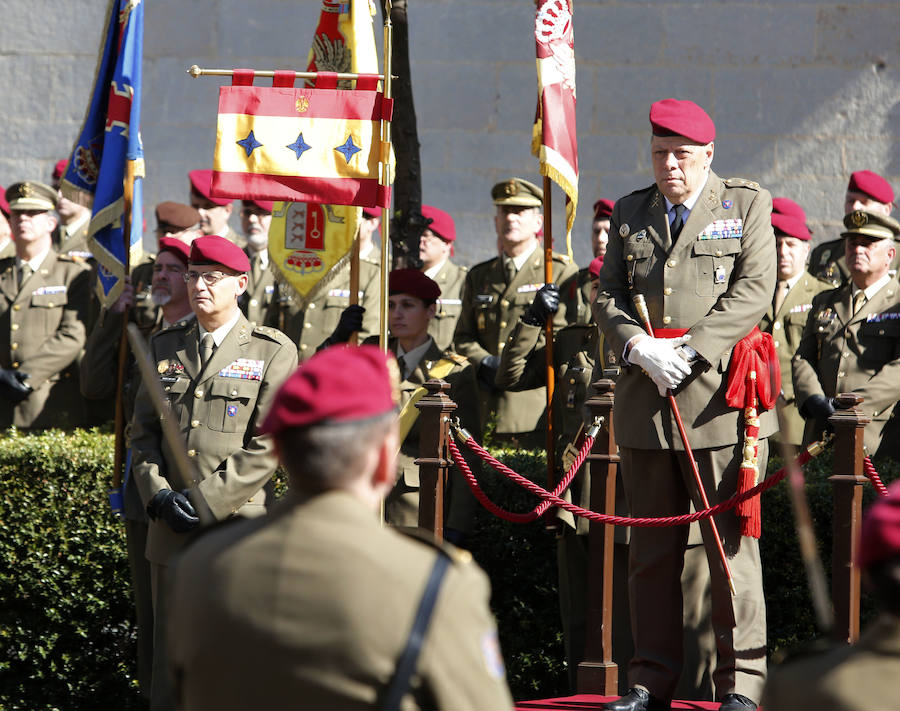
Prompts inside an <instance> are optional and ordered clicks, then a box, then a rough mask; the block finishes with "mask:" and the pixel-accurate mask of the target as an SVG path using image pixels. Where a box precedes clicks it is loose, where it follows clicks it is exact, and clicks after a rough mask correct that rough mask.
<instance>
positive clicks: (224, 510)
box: [131, 315, 297, 564]
mask: <svg viewBox="0 0 900 711" xmlns="http://www.w3.org/2000/svg"><path fill="white" fill-rule="evenodd" d="M199 341H200V338H199V325H198V323H197V321H196V319H191V320H190V321H180V322H178V323H177V324H176V325H174V326H172V327H171V328H167V329H165V330H163V331H160V332H159V333H157V334H156V335H154V336H153V337H152V338H151V339H150V351H151V354H152V357H153V361H154V363H155V365H156V369H157V372H158V373H159V382H160V385H161V386H162V388H163V390H164V391H165V393H166V395H167V397H168V400H169V405H170V407H171V408H172V412H173V417H174V418H175V419H176V422H177V424H178V427H179V429H180V430H181V433H182V435H183V436H184V440H185V443H186V446H187V448H188V450H187V454H188V458H189V459H190V461H192V462H193V463H194V465H195V467H194V471H193V472H190V473H189V474H188V480H187V481H185V482H183V483H181V482H179V481H178V478H177V474H176V473H175V460H174V457H173V455H172V452H171V450H170V449H169V445H168V443H166V442H165V440H164V439H163V436H162V429H161V426H160V419H159V416H158V415H157V414H156V411H155V410H154V408H153V404H152V401H151V400H150V395H149V393H148V392H147V387H146V383H145V382H143V381H142V382H141V386H140V388H139V389H138V394H137V401H136V402H135V408H134V420H133V425H132V439H131V446H132V472H133V475H134V478H135V482H136V483H137V485H138V491H139V492H140V494H141V500H142V502H143V504H144V506H146V505H147V504H148V503H149V502H150V500H151V499H152V498H153V496H154V495H155V494H156V493H157V492H159V491H161V490H162V489H174V490H179V489H182V488H185V487H186V488H187V489H188V490H189V493H188V495H189V498H190V499H191V501H192V503H194V506H195V507H198V506H199V507H207V508H208V509H209V510H210V512H211V513H212V515H213V517H214V518H215V519H216V520H219V521H220V520H222V519H225V518H228V517H229V516H231V515H232V514H236V513H237V514H240V515H242V516H258V515H261V514H262V513H263V512H264V511H265V507H266V506H267V505H268V504H270V503H271V496H272V494H271V492H269V491H267V490H266V489H265V488H264V487H265V486H266V484H267V483H268V482H269V479H270V478H271V476H272V474H273V473H274V472H275V468H276V466H277V461H276V458H275V453H274V448H273V445H272V441H271V439H270V438H269V437H260V436H258V435H257V434H256V428H257V426H258V425H259V424H261V422H262V418H263V417H264V416H265V413H266V412H267V411H268V408H269V404H270V403H271V401H272V398H273V397H274V396H275V393H276V392H277V390H278V388H279V387H280V386H281V384H282V383H283V382H284V381H285V380H286V379H287V377H288V376H289V375H290V374H291V373H292V372H293V371H294V369H295V368H296V367H297V350H296V348H295V346H294V345H293V344H292V343H291V342H290V341H288V339H287V337H285V335H284V334H283V333H281V332H280V331H278V330H276V329H274V328H267V327H265V326H257V327H256V328H253V327H251V326H250V324H249V322H248V321H247V319H246V318H244V316H243V315H242V316H241V317H240V318H239V319H238V322H237V324H235V326H234V328H232V329H231V331H230V332H229V333H228V335H226V336H225V340H223V341H222V344H221V345H220V346H219V347H218V348H216V349H215V351H214V352H213V355H212V357H211V358H210V360H209V362H208V363H207V364H206V367H204V368H203V369H202V370H200V369H199V363H200V356H199ZM187 537H188V536H187V534H178V533H174V532H173V531H172V530H171V529H170V528H169V526H168V525H166V524H165V523H164V522H162V521H151V523H150V532H149V536H148V540H147V557H148V558H149V559H150V560H151V561H153V562H156V563H161V564H166V563H167V562H168V560H169V557H170V556H171V554H172V552H173V551H175V550H176V549H177V548H179V547H180V546H181V545H183V544H184V542H185V540H186V539H187Z"/></svg>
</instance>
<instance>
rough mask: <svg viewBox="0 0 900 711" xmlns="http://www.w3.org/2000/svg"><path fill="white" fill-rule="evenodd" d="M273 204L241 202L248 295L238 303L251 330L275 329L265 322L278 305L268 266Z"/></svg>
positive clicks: (272, 277) (274, 285)
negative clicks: (247, 269)
mask: <svg viewBox="0 0 900 711" xmlns="http://www.w3.org/2000/svg"><path fill="white" fill-rule="evenodd" d="M273 207H274V203H272V202H270V201H268V200H241V229H243V230H244V236H245V237H246V238H247V247H246V249H245V250H244V251H245V252H246V253H247V257H248V258H249V259H250V273H249V275H248V277H249V279H248V281H247V291H245V292H244V294H243V296H242V297H241V300H240V305H241V311H243V312H244V316H246V317H247V320H248V321H249V322H250V323H251V324H252V325H254V326H256V325H260V326H277V324H276V323H275V319H274V318H272V323H269V322H268V321H266V320H265V319H266V315H267V314H269V313H271V314H274V313H275V312H274V310H273V307H274V305H275V304H277V303H278V285H277V284H276V282H275V273H274V272H273V271H272V269H271V268H270V265H269V225H270V224H271V223H272V208H273Z"/></svg>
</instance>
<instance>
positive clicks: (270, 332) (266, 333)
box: [253, 326, 291, 343]
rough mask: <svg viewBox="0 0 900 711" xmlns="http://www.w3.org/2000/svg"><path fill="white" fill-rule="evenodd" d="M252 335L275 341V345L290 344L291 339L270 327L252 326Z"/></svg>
mask: <svg viewBox="0 0 900 711" xmlns="http://www.w3.org/2000/svg"><path fill="white" fill-rule="evenodd" d="M253 335H254V336H262V337H264V338H268V339H269V340H270V341H275V342H276V343H290V341H291V339H290V338H288V337H287V336H286V335H284V334H283V333H282V332H281V331H279V330H278V329H277V328H272V327H271V326H254V327H253Z"/></svg>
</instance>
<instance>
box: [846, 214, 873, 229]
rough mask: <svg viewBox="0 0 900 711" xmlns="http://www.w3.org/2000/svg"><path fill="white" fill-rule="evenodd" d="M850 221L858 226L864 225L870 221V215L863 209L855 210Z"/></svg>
mask: <svg viewBox="0 0 900 711" xmlns="http://www.w3.org/2000/svg"><path fill="white" fill-rule="evenodd" d="M850 221H851V222H852V223H853V224H854V225H855V226H856V227H862V226H863V225H865V224H866V223H867V222H868V221H869V217H868V215H866V213H865V212H864V211H863V210H854V211H853V214H852V215H851V216H850Z"/></svg>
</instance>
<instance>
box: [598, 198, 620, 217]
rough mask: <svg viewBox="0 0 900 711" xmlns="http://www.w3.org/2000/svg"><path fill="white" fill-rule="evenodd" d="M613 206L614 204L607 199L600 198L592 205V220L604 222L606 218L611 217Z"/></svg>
mask: <svg viewBox="0 0 900 711" xmlns="http://www.w3.org/2000/svg"><path fill="white" fill-rule="evenodd" d="M614 206H615V202H613V201H612V200H608V199H607V198H600V199H599V200H597V202H595V203H594V219H595V220H605V219H606V218H607V217H610V216H611V215H612V211H613V207H614Z"/></svg>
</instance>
